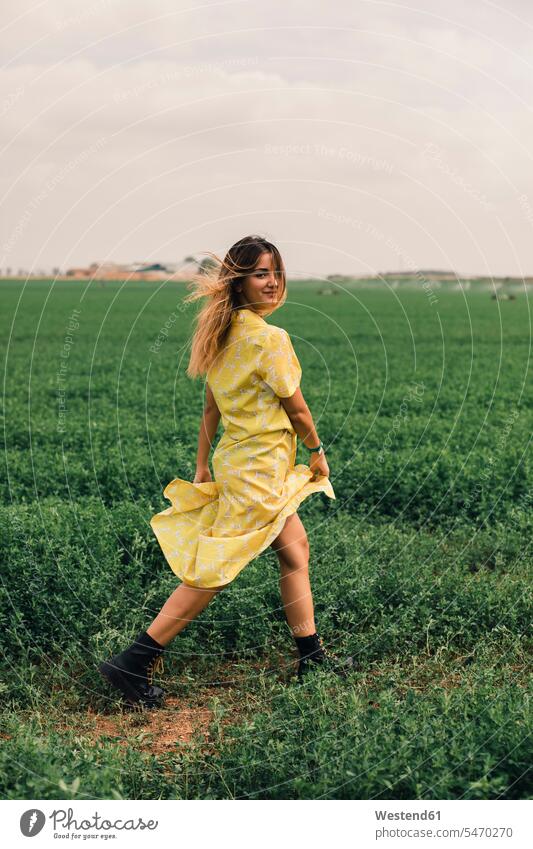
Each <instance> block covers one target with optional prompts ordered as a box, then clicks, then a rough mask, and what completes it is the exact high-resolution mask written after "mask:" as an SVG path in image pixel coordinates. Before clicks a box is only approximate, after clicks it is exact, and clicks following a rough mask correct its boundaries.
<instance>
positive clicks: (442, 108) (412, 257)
mask: <svg viewBox="0 0 533 849" xmlns="http://www.w3.org/2000/svg"><path fill="white" fill-rule="evenodd" d="M2 5H3V10H4V15H3V18H4V24H3V29H2V32H1V34H0V42H1V45H0V46H1V50H2V57H3V60H2V61H3V65H2V71H1V74H0V115H1V134H2V139H1V144H2V166H3V167H2V176H1V195H2V219H1V232H0V268H1V269H2V270H3V271H5V269H6V267H11V268H12V269H13V271H16V270H17V269H18V268H19V267H23V268H25V269H27V270H32V269H33V270H37V269H40V268H43V269H48V268H51V267H52V266H59V267H60V268H62V269H66V268H68V267H71V266H74V265H85V264H88V263H89V262H91V261H93V260H98V261H105V260H112V261H116V262H132V261H144V260H147V261H156V260H158V261H162V262H165V261H168V262H179V261H181V260H183V258H184V257H185V256H186V255H187V254H191V253H192V254H195V255H197V256H200V257H201V256H202V255H203V254H202V252H204V251H214V252H215V253H218V254H219V255H220V254H223V253H224V252H225V251H226V250H227V248H228V247H229V246H230V245H231V244H232V243H233V242H234V241H236V240H237V239H239V238H241V237H242V236H244V235H247V234H250V233H259V234H262V235H265V236H266V237H267V238H269V239H270V240H272V241H274V242H275V243H276V244H277V245H278V246H279V248H280V250H281V252H282V255H283V257H284V259H285V263H286V265H287V269H288V272H289V274H290V275H293V276H301V275H306V274H309V273H315V274H323V275H326V274H330V273H333V272H341V273H349V272H352V273H356V274H367V273H368V274H375V273H377V272H379V271H385V270H388V269H391V270H397V269H407V268H411V267H418V268H446V269H454V270H456V271H457V272H458V273H460V274H465V275H466V274H493V275H502V274H509V275H526V274H533V252H532V250H531V244H532V242H533V167H532V156H533V153H532V139H533V116H532V107H533V88H532V80H533V73H532V69H533V6H532V4H531V3H530V2H527V0H506V2H505V3H504V4H502V3H500V4H498V3H493V2H489V1H488V0H470V2H468V3H466V4H465V3H464V0H461V2H459V0H447V2H446V3H445V2H443V0H440V2H437V0H410V2H409V4H402V3H401V2H395V0H393V2H374V1H373V0H366V1H365V2H361V1H360V0H343V2H313V0H305V2H290V0H285V2H279V0H262V2H259V0H231V1H230V2H215V3H210V2H206V3H200V2H198V0H190V2H184V0H150V2H148V0H145V2H137V0H99V2H98V0H97V2H91V0H50V2H46V0H42V2H39V0H36V2H33V3H29V2H26V0H16V2H15V0H4V3H3V4H2Z"/></svg>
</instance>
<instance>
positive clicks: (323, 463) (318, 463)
mask: <svg viewBox="0 0 533 849" xmlns="http://www.w3.org/2000/svg"><path fill="white" fill-rule="evenodd" d="M309 468H310V469H311V471H312V472H314V478H312V480H314V479H316V478H317V477H318V476H319V475H325V477H327V478H329V466H328V461H327V460H326V455H325V454H318V453H317V452H316V451H313V452H311V457H310V460H309Z"/></svg>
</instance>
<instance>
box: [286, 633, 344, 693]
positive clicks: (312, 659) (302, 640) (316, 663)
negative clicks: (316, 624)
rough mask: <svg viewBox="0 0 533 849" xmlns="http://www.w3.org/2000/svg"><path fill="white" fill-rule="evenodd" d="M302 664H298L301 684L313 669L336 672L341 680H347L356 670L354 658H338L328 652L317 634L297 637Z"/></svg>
mask: <svg viewBox="0 0 533 849" xmlns="http://www.w3.org/2000/svg"><path fill="white" fill-rule="evenodd" d="M294 640H295V642H296V645H297V646H298V651H299V652H300V662H299V664H298V681H299V682H300V683H301V682H302V681H303V679H304V677H306V676H307V673H308V672H309V671H310V670H312V669H317V668H319V669H323V670H324V671H325V672H335V674H336V675H339V676H340V677H341V678H346V676H347V675H348V673H349V672H352V671H353V670H354V669H355V662H354V659H353V657H345V658H342V659H340V658H338V657H336V656H335V655H333V654H331V653H330V652H326V651H325V649H324V644H323V642H322V638H321V637H320V636H319V635H318V634H317V633H314V634H311V635H310V636H308V637H295V638H294Z"/></svg>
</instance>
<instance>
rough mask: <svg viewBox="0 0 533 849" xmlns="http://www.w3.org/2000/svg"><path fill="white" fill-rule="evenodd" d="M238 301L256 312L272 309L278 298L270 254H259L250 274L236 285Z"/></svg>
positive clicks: (276, 282) (265, 311) (266, 311)
mask: <svg viewBox="0 0 533 849" xmlns="http://www.w3.org/2000/svg"><path fill="white" fill-rule="evenodd" d="M237 291H238V292H239V303H240V304H241V306H248V307H250V309H253V310H255V312H258V313H268V312H271V311H272V308H273V307H274V306H275V304H276V303H277V300H278V281H277V280H276V275H275V274H274V270H273V262H272V254H270V253H267V252H265V253H264V254H261V256H260V257H259V259H258V260H257V262H256V264H255V268H254V270H253V272H252V274H249V275H248V277H245V279H244V282H243V283H241V285H240V286H239V287H238V289H237Z"/></svg>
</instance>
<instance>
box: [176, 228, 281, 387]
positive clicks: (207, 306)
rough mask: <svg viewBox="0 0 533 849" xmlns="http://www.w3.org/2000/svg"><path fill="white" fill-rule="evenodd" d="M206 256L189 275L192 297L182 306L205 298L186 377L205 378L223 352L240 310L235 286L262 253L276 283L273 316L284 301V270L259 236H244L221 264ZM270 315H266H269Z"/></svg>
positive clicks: (277, 254) (269, 245)
mask: <svg viewBox="0 0 533 849" xmlns="http://www.w3.org/2000/svg"><path fill="white" fill-rule="evenodd" d="M206 253H207V254H208V255H209V256H210V257H213V259H214V262H213V261H212V262H210V263H209V264H208V265H207V267H204V268H203V269H202V270H201V271H200V272H198V273H196V274H193V275H192V277H191V281H190V282H189V283H188V284H187V288H188V289H192V290H193V291H192V294H190V295H187V296H186V297H185V298H184V303H189V302H191V301H196V300H198V298H205V299H206V303H204V305H203V307H202V309H201V310H200V312H199V313H198V315H197V317H196V329H195V331H194V335H193V339H192V343H191V344H192V347H191V357H190V360H189V365H188V367H187V374H188V375H189V377H199V376H201V375H204V374H207V372H208V370H209V368H210V366H211V364H212V363H213V362H214V361H215V359H216V358H217V356H218V355H219V353H220V352H221V351H222V349H223V348H224V344H225V342H226V337H227V334H228V330H229V328H230V325H231V316H232V313H233V312H234V310H235V309H237V308H238V307H239V306H240V303H239V300H238V295H239V293H238V292H237V291H236V289H235V284H236V283H240V282H242V281H243V279H244V278H245V277H246V276H247V275H249V274H251V273H252V271H253V269H254V268H255V266H256V265H257V261H258V260H259V257H260V256H261V254H263V253H269V254H270V255H271V256H272V268H273V270H274V273H275V276H276V279H277V281H278V299H277V301H276V305H275V307H274V309H272V310H270V312H275V311H276V310H277V309H279V308H280V307H281V306H283V304H284V303H285V301H286V299H287V281H286V274H285V266H284V264H283V260H282V258H281V254H280V252H279V250H278V249H277V248H276V246H275V245H273V244H272V243H271V242H268V241H267V240H266V239H264V238H263V237H262V236H245V237H244V238H243V239H239V241H238V242H235V244H234V245H232V246H231V248H230V249H229V251H228V252H227V254H226V256H225V257H224V259H223V260H220V258H219V257H218V256H217V255H216V254H213V253H211V252H210V251H206ZM269 314H270V313H269Z"/></svg>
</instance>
